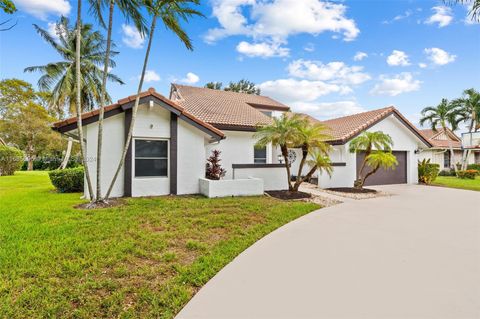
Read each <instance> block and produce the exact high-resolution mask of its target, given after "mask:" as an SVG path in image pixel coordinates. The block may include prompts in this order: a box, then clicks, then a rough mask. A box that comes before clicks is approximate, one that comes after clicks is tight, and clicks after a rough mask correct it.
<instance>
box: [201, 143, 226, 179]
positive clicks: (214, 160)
mask: <svg viewBox="0 0 480 319" xmlns="http://www.w3.org/2000/svg"><path fill="white" fill-rule="evenodd" d="M220 153H221V152H220V151H219V150H213V151H212V155H211V156H210V157H209V158H208V159H207V167H206V170H205V177H206V178H208V179H213V180H219V179H220V178H222V177H224V176H225V173H226V172H227V171H226V170H225V169H223V168H222V166H221V165H220V162H221V161H222V160H221V159H220Z"/></svg>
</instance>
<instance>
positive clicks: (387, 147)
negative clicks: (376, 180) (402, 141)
mask: <svg viewBox="0 0 480 319" xmlns="http://www.w3.org/2000/svg"><path fill="white" fill-rule="evenodd" d="M392 146H393V140H392V138H391V137H390V135H388V134H385V133H383V132H382V131H376V132H367V131H366V132H363V133H362V134H360V135H359V136H357V137H356V138H354V139H353V140H352V141H351V142H350V145H349V151H350V152H351V153H359V152H365V158H364V159H363V162H362V166H360V170H359V171H358V176H357V179H356V180H355V182H354V183H353V186H354V187H355V188H363V185H364V184H365V180H366V179H367V178H368V177H369V176H371V175H373V174H375V173H376V172H377V170H378V168H380V166H382V165H380V166H379V167H378V168H376V166H372V165H370V164H371V160H370V158H371V155H373V154H374V153H375V154H377V153H378V151H380V152H382V153H389V154H391V156H393V157H394V158H395V156H394V155H393V154H392V153H391V150H392ZM375 157H377V155H375V156H374V158H375ZM379 159H385V157H379ZM375 164H378V163H375ZM366 166H370V167H372V168H373V170H372V171H370V172H368V173H366V174H364V171H365V167H366ZM375 168H376V169H375Z"/></svg>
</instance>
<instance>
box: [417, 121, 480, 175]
mask: <svg viewBox="0 0 480 319" xmlns="http://www.w3.org/2000/svg"><path fill="white" fill-rule="evenodd" d="M420 132H421V133H422V134H423V135H424V136H425V137H426V138H427V139H428V141H429V142H430V143H431V144H432V147H431V148H429V149H428V150H424V151H423V152H422V153H421V154H420V159H421V160H422V159H424V158H425V159H430V161H431V163H435V164H438V165H440V169H450V168H452V167H453V165H454V164H456V163H461V162H462V156H463V148H462V140H461V139H460V138H459V137H458V136H457V135H456V134H455V133H454V132H453V131H452V130H450V129H447V131H444V129H443V128H440V129H437V130H436V131H434V130H431V129H430V130H420ZM450 144H451V145H452V148H453V163H452V158H451V156H450ZM467 162H468V164H473V163H480V151H472V152H470V154H469V155H468V161H467Z"/></svg>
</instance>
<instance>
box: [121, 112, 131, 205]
mask: <svg viewBox="0 0 480 319" xmlns="http://www.w3.org/2000/svg"><path fill="white" fill-rule="evenodd" d="M131 124H132V109H128V110H126V111H125V125H124V129H125V142H126V141H127V136H128V131H129V130H130V125H131ZM132 144H133V139H132V140H131V141H130V145H129V146H128V150H127V156H126V157H125V163H124V165H123V196H125V197H132Z"/></svg>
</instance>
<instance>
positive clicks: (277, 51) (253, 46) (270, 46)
mask: <svg viewBox="0 0 480 319" xmlns="http://www.w3.org/2000/svg"><path fill="white" fill-rule="evenodd" d="M237 51H238V52H239V53H241V54H244V55H246V56H248V57H262V58H271V57H285V56H288V55H289V53H290V50H289V49H288V48H284V47H282V46H281V44H279V43H267V42H260V43H248V42H246V41H242V42H240V43H239V44H238V45H237Z"/></svg>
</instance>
